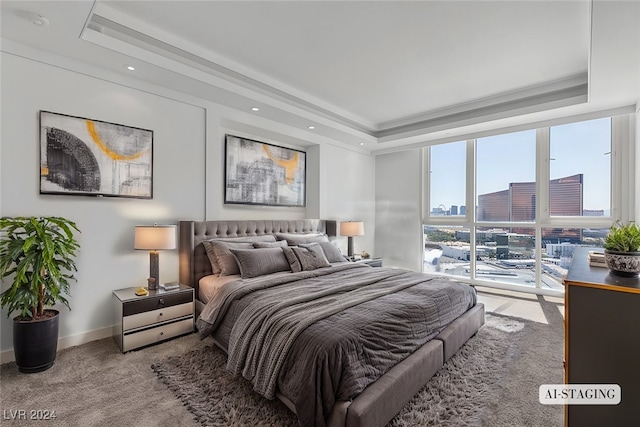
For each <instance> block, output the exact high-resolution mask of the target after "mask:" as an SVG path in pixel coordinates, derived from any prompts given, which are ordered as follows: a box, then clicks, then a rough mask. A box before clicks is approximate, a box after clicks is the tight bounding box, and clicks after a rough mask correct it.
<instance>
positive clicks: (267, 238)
mask: <svg viewBox="0 0 640 427" xmlns="http://www.w3.org/2000/svg"><path fill="white" fill-rule="evenodd" d="M275 241H276V237H275V236H274V235H273V234H264V235H260V236H241V237H214V238H211V239H207V240H203V241H202V246H204V250H205V252H206V253H207V258H209V263H210V264H211V271H212V272H213V274H220V266H219V265H218V260H217V258H216V255H215V253H214V251H213V245H212V243H211V242H232V243H253V242H275Z"/></svg>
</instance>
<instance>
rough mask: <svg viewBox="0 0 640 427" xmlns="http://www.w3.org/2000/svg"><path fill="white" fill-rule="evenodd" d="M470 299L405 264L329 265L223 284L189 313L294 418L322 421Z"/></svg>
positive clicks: (470, 293)
mask: <svg viewBox="0 0 640 427" xmlns="http://www.w3.org/2000/svg"><path fill="white" fill-rule="evenodd" d="M475 305H476V294H475V290H474V289H473V288H472V287H471V286H468V285H466V284H462V283H460V282H457V281H453V280H449V279H446V278H443V277H437V276H429V275H425V274H422V273H416V272H412V271H408V270H400V269H391V268H371V267H369V266H367V265H364V264H350V263H346V264H344V265H337V266H333V267H330V268H320V269H316V270H312V271H303V272H298V273H289V274H280V275H278V274H275V275H267V276H259V277H255V278H251V279H243V280H237V281H235V282H231V283H229V284H227V285H225V287H224V288H222V289H221V290H220V291H219V292H218V293H217V294H216V295H215V297H214V298H213V299H212V300H211V301H209V302H208V303H207V305H206V306H205V308H204V310H203V312H202V314H201V315H200V317H199V320H198V322H197V326H198V329H199V331H200V334H201V335H202V336H203V337H204V336H208V335H213V337H214V338H215V340H216V342H218V343H219V344H220V345H221V346H222V347H223V348H225V349H226V350H227V352H228V355H229V358H228V364H227V368H228V369H229V370H230V371H232V372H234V373H235V374H237V375H242V376H243V377H244V378H246V379H247V380H249V381H251V382H252V384H253V386H254V390H255V391H256V392H258V393H260V394H262V395H263V396H265V397H266V398H269V399H273V398H274V397H275V393H276V390H278V391H279V392H280V393H281V394H282V395H283V396H284V397H286V398H287V399H289V400H290V401H291V402H292V403H293V405H294V406H295V412H296V414H297V415H298V419H299V421H300V424H301V425H302V426H325V425H326V424H327V422H328V419H329V416H330V413H331V411H332V409H333V407H334V405H335V403H336V401H351V400H353V399H354V398H355V397H356V396H358V395H359V394H360V393H362V391H363V390H364V389H365V388H366V387H367V386H368V385H369V384H371V383H373V382H375V381H376V380H378V379H379V378H380V377H381V376H382V375H383V374H385V373H386V372H387V371H388V370H389V369H390V368H391V367H393V366H395V365H396V364H398V363H399V362H400V361H402V360H403V359H405V358H406V357H407V356H409V355H410V354H412V353H413V352H414V351H416V350H417V349H418V348H420V347H421V346H423V345H424V344H425V343H427V342H428V341H430V340H432V339H433V338H434V337H436V336H437V335H438V334H439V333H440V332H442V331H443V330H444V329H445V328H446V327H447V326H448V325H449V324H451V323H452V322H453V321H454V320H455V319H457V318H458V317H460V316H461V315H462V314H464V313H465V312H467V311H468V310H469V309H470V308H472V307H474V306H475Z"/></svg>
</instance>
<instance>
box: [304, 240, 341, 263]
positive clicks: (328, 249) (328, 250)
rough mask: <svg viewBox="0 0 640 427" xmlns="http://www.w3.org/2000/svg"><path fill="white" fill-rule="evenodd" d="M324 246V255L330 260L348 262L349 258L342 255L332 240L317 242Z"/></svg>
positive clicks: (305, 245)
mask: <svg viewBox="0 0 640 427" xmlns="http://www.w3.org/2000/svg"><path fill="white" fill-rule="evenodd" d="M315 244H316V243H305V244H303V245H299V246H301V247H307V246H309V245H315ZM317 244H318V245H320V247H321V248H322V252H324V256H325V257H326V258H327V261H329V262H346V261H347V259H346V258H345V257H344V255H342V252H340V249H339V248H337V247H336V246H335V245H334V244H333V243H331V242H319V243H317Z"/></svg>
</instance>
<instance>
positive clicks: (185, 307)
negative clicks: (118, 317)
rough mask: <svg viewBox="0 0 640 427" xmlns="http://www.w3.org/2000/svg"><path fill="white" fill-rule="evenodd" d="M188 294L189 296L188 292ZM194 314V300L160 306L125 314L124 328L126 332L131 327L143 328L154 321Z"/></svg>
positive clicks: (123, 319)
mask: <svg viewBox="0 0 640 427" xmlns="http://www.w3.org/2000/svg"><path fill="white" fill-rule="evenodd" d="M187 296H189V295H188V294H187ZM190 315H193V302H188V303H186V304H180V305H174V306H170V307H164V308H159V309H157V310H152V311H147V312H142V313H138V314H133V315H131V316H124V317H123V318H122V329H123V331H124V332H125V333H126V332H127V331H129V330H131V329H136V328H141V327H143V326H147V325H152V324H154V323H159V322H165V321H168V320H171V319H177V318H179V317H183V316H190Z"/></svg>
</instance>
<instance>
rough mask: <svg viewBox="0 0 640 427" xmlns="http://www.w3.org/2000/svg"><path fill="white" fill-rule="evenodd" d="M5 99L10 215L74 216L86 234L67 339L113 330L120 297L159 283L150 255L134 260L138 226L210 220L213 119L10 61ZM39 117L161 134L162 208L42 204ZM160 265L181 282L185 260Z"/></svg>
mask: <svg viewBox="0 0 640 427" xmlns="http://www.w3.org/2000/svg"><path fill="white" fill-rule="evenodd" d="M2 90H3V93H2V104H3V108H2V145H1V150H2V168H1V171H2V175H1V184H0V185H1V190H2V194H1V199H2V205H1V206H2V212H1V213H2V215H3V216H18V215H24V216H30V215H36V216H40V215H43V216H45V215H55V216H64V217H67V218H69V219H71V220H73V221H75V222H76V223H77V224H78V227H79V228H80V230H81V231H82V233H81V234H79V235H78V236H77V238H78V241H79V243H80V245H81V251H80V255H79V258H78V274H77V279H78V283H77V284H75V285H73V286H72V296H71V298H70V299H69V301H70V305H71V309H72V311H71V312H67V309H66V308H64V307H61V310H62V313H63V315H62V317H61V323H60V336H61V337H73V336H83V335H86V334H90V333H91V331H100V330H101V329H104V328H105V327H108V326H110V325H111V324H113V313H112V302H111V291H112V290H113V289H117V288H123V287H127V286H135V285H138V284H143V283H144V282H145V279H146V277H148V275H149V271H148V265H149V264H148V263H149V261H148V258H149V255H148V253H146V252H145V251H134V250H133V227H134V225H135V224H153V223H154V222H157V223H159V224H162V223H176V221H177V219H178V218H180V217H191V216H193V215H194V212H195V213H200V212H203V211H204V201H203V198H202V194H203V193H204V161H203V160H200V161H199V160H198V159H202V156H201V153H202V151H203V148H204V144H205V139H204V122H205V112H204V109H203V108H201V107H196V106H193V105H188V104H185V103H182V102H176V101H174V100H171V99H167V98H163V97H160V96H156V95H152V94H149V93H145V92H141V91H137V90H135V89H131V88H128V87H125V86H120V85H114V84H112V83H109V82H106V81H104V80H100V79H96V78H92V77H88V76H85V75H82V74H76V73H70V72H68V71H65V70H62V69H59V68H56V67H52V66H48V65H45V64H41V63H38V62H34V61H30V60H27V59H23V58H20V57H17V56H13V55H5V54H3V55H2ZM39 110H48V111H53V112H58V113H63V114H69V115H76V116H81V117H87V118H92V119H99V120H104V121H108V122H113V123H119V124H125V125H131V126H136V127H141V128H145V129H153V130H154V164H153V168H154V197H153V199H152V200H139V199H125V198H110V197H104V198H93V197H83V196H60V195H40V194H39V178H40V177H39V170H38V169H39V158H40V153H39V122H38V112H39ZM185 187H189V188H191V189H192V191H189V192H184V191H181V189H183V188H185ZM160 259H161V270H160V276H161V278H162V280H165V281H169V280H177V277H178V275H177V269H176V267H175V266H176V265H177V253H176V251H166V252H163V253H162V254H161V255H160ZM4 289H6V287H4V286H3V290H4ZM1 322H2V325H1V328H2V329H1V330H2V341H1V345H2V349H3V350H5V349H8V348H11V347H12V332H11V327H12V322H11V321H10V320H9V319H7V314H6V312H3V313H2V320H1ZM101 333H102V332H98V335H100V334H101Z"/></svg>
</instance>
